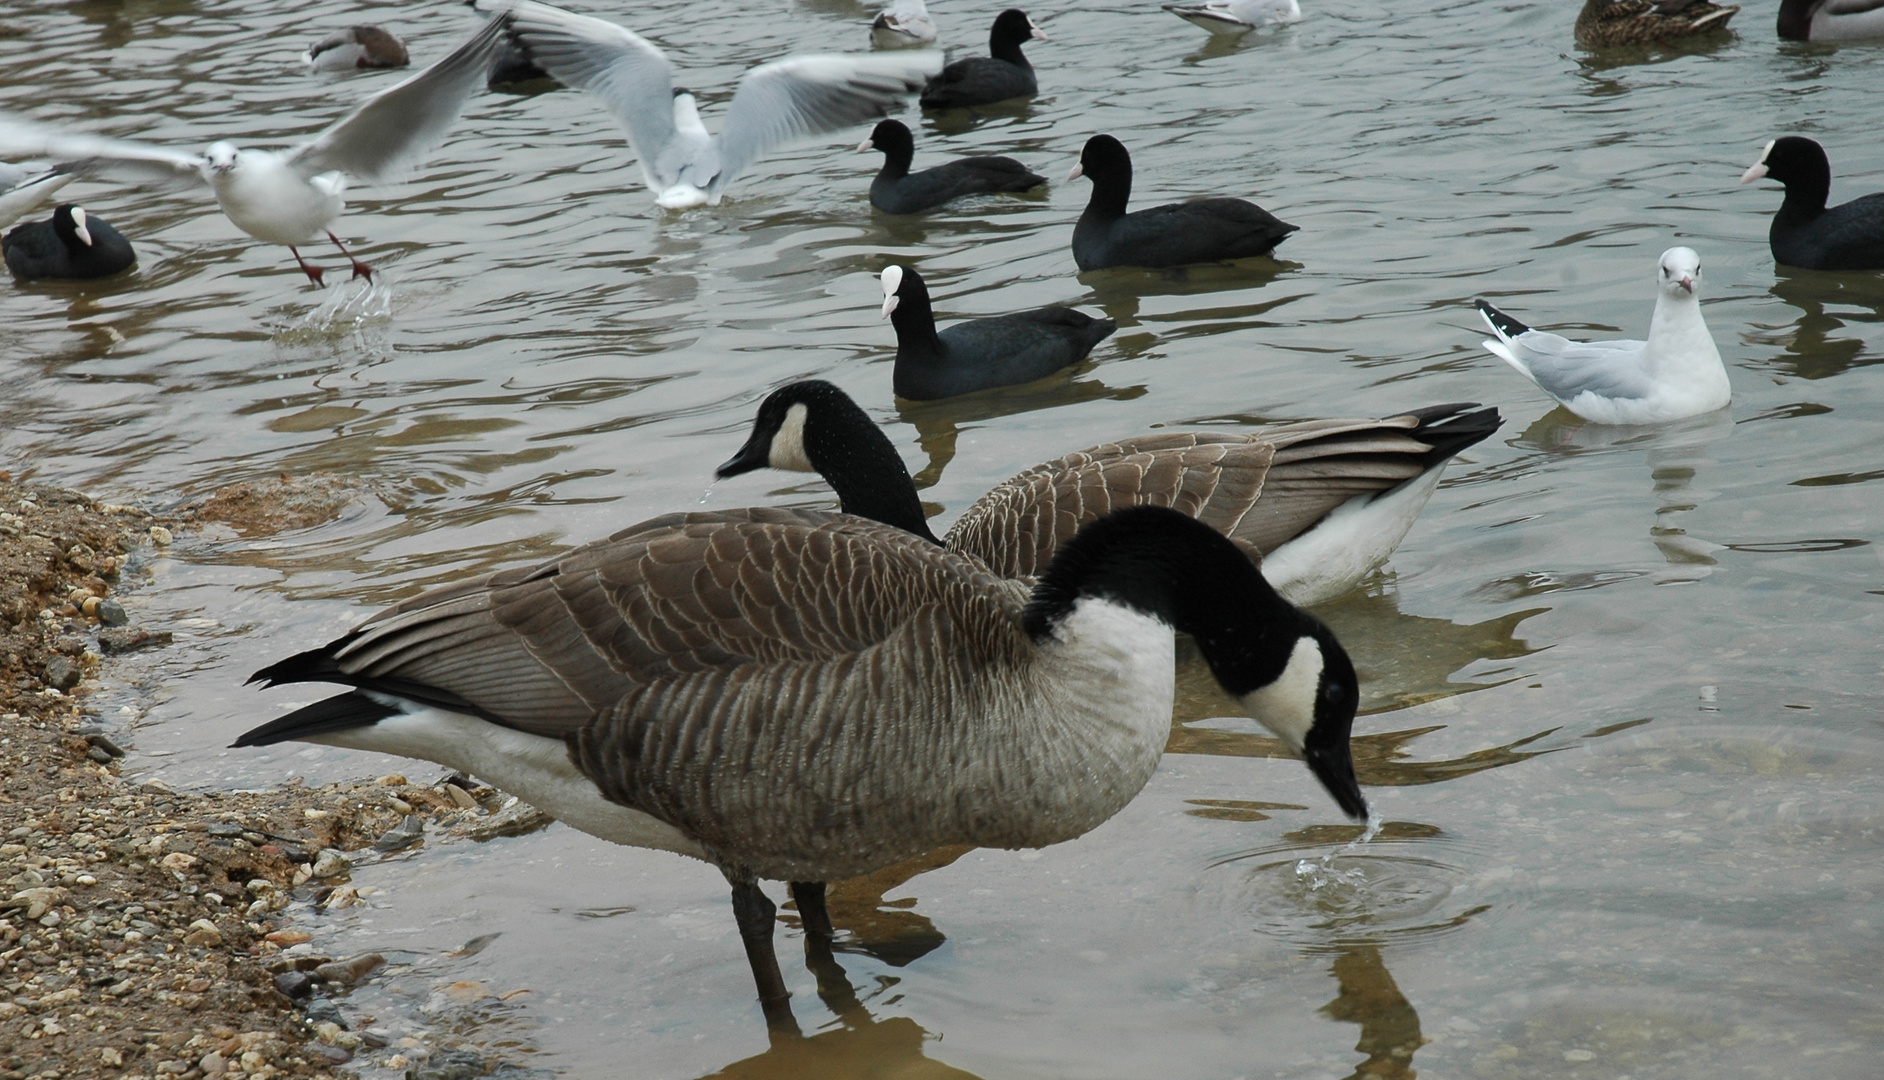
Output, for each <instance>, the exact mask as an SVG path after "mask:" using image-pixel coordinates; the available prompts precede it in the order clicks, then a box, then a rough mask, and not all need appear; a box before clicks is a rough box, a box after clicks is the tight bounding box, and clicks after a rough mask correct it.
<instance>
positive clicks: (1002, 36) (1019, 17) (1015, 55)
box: [988, 8, 1047, 64]
mask: <svg viewBox="0 0 1884 1080" xmlns="http://www.w3.org/2000/svg"><path fill="white" fill-rule="evenodd" d="M1030 39H1036V40H1040V41H1045V40H1047V35H1046V33H1045V32H1043V31H1042V30H1041V29H1040V28H1039V27H1038V26H1035V25H1034V21H1033V20H1032V19H1029V18H1028V17H1027V13H1026V12H1024V11H1022V10H1021V9H1019V8H1008V9H1007V10H1006V11H1003V12H1002V13H1001V14H999V15H996V16H995V17H994V28H993V29H992V30H990V31H988V55H990V56H993V57H995V58H996V59H999V60H1006V61H1009V62H1011V63H1016V64H1020V63H1025V61H1024V60H1022V59H1021V51H1020V47H1021V43H1022V42H1024V41H1028V40H1030Z"/></svg>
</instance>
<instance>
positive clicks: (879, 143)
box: [857, 120, 916, 172]
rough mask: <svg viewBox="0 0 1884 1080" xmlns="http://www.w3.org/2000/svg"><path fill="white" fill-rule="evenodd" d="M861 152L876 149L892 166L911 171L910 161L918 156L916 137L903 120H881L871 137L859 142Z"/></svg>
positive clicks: (858, 148) (872, 130) (858, 147)
mask: <svg viewBox="0 0 1884 1080" xmlns="http://www.w3.org/2000/svg"><path fill="white" fill-rule="evenodd" d="M857 150H858V152H859V153H861V152H863V151H865V150H875V151H877V152H878V153H881V154H882V155H883V156H884V157H886V158H888V159H889V164H890V165H891V166H892V167H895V168H900V170H901V171H903V172H907V171H909V163H910V162H911V161H913V160H914V159H915V157H916V138H915V136H913V135H911V134H910V133H909V128H907V127H905V126H904V125H903V122H902V121H901V120H879V121H878V122H877V126H876V127H875V128H873V129H871V131H870V137H869V138H868V139H865V140H864V141H863V142H862V143H860V144H858V146H857Z"/></svg>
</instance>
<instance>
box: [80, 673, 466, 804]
mask: <svg viewBox="0 0 1884 1080" xmlns="http://www.w3.org/2000/svg"><path fill="white" fill-rule="evenodd" d="M62 689H63V688H62ZM445 794H446V795H449V796H451V801H452V802H455V803H457V804H458V807H459V808H460V809H463V810H476V809H477V808H478V801H477V800H476V799H474V798H472V797H471V793H470V792H468V791H466V790H465V789H463V788H461V787H459V786H458V785H457V784H446V785H445Z"/></svg>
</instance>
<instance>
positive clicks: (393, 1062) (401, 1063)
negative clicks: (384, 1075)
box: [386, 1054, 412, 1069]
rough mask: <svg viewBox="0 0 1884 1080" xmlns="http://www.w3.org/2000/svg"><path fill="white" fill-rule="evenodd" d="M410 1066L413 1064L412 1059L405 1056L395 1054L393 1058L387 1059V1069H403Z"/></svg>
mask: <svg viewBox="0 0 1884 1080" xmlns="http://www.w3.org/2000/svg"><path fill="white" fill-rule="evenodd" d="M410 1064H412V1059H411V1058H408V1057H406V1056H405V1055H404V1054H394V1055H393V1056H392V1057H389V1058H387V1059H386V1067H387V1068H388V1069H403V1068H405V1067H406V1066H408V1065H410Z"/></svg>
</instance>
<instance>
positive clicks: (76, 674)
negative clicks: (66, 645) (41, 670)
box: [45, 656, 85, 690]
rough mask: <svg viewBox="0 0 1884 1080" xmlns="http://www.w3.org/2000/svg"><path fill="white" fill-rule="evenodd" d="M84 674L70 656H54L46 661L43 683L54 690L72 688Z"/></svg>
mask: <svg viewBox="0 0 1884 1080" xmlns="http://www.w3.org/2000/svg"><path fill="white" fill-rule="evenodd" d="M84 674H85V673H84V671H83V670H81V669H80V668H79V666H78V665H77V664H75V663H73V662H72V658H71V657H68V656H55V657H53V658H52V659H50V660H47V661H46V673H45V683H46V685H47V686H50V687H52V688H53V689H55V690H70V689H72V688H73V687H74V686H77V685H78V684H79V679H80V678H82V677H84Z"/></svg>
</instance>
